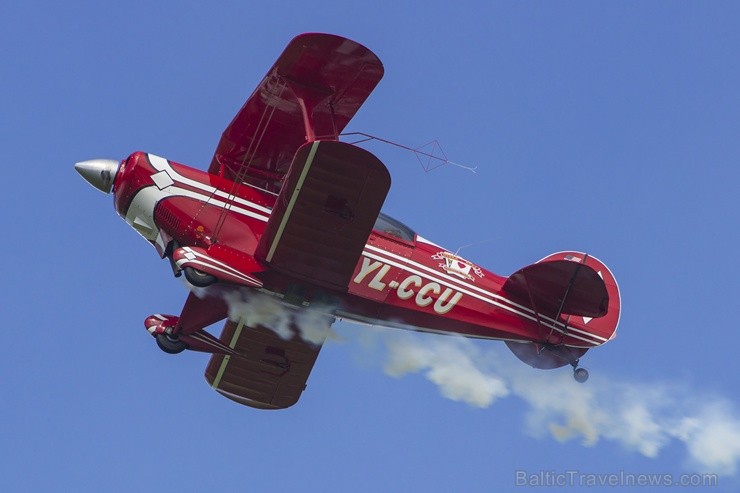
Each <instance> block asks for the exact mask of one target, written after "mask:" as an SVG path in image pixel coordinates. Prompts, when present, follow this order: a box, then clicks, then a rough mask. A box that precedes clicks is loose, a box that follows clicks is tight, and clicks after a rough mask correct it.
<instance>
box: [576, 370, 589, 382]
mask: <svg viewBox="0 0 740 493" xmlns="http://www.w3.org/2000/svg"><path fill="white" fill-rule="evenodd" d="M573 378H575V380H576V382H578V383H583V382H585V381H586V380H588V370H587V369H585V368H576V369H575V370H573Z"/></svg>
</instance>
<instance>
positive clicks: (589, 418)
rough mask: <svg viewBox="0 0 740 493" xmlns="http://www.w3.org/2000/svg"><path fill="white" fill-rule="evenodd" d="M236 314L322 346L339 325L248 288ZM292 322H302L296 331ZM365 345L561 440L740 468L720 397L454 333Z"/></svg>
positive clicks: (232, 300)
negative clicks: (672, 453)
mask: <svg viewBox="0 0 740 493" xmlns="http://www.w3.org/2000/svg"><path fill="white" fill-rule="evenodd" d="M224 298H225V299H226V301H227V303H228V306H229V318H230V319H232V320H238V319H239V318H244V320H245V323H246V325H248V326H255V325H262V326H265V327H268V328H270V329H272V330H273V331H274V332H275V333H276V334H278V335H279V336H280V337H282V338H285V339H289V338H291V337H292V336H293V333H294V332H293V330H294V329H293V328H295V329H298V330H299V333H300V335H301V337H302V338H303V339H304V340H306V341H308V342H312V343H314V344H320V343H322V342H323V341H324V340H325V339H326V338H327V337H329V338H331V339H337V336H336V334H335V333H334V332H333V331H332V330H331V322H332V320H333V319H332V317H330V316H328V315H327V314H328V313H330V310H329V307H325V308H326V309H324V310H318V311H313V310H311V311H309V310H304V309H299V310H294V309H290V308H288V307H287V306H286V305H285V304H283V303H282V302H281V301H279V300H277V299H275V298H273V297H270V296H267V295H263V294H260V293H256V292H253V291H248V290H245V291H244V292H239V293H230V294H228V295H225V296H224ZM292 327H293V328H292ZM353 333H354V334H356V335H358V337H359V338H360V341H361V342H362V343H363V345H364V346H366V347H367V346H372V345H373V343H372V342H371V340H372V339H379V340H381V341H382V342H383V343H384V346H385V349H386V355H385V364H384V371H385V373H386V374H387V375H389V376H392V377H395V378H400V377H402V376H404V375H408V374H411V373H422V374H423V375H424V376H425V377H426V378H427V379H428V380H430V381H431V382H432V383H434V384H435V385H436V386H437V387H438V388H439V391H440V393H441V394H442V395H443V396H444V397H446V398H448V399H452V400H454V401H460V402H465V403H467V404H469V405H471V406H475V407H479V408H487V407H489V406H490V405H491V404H493V403H494V402H495V401H496V400H497V399H502V398H504V397H507V396H509V395H515V396H517V397H519V398H521V399H522V400H524V401H525V402H526V403H527V404H528V405H529V410H528V412H527V414H526V416H525V426H526V428H527V430H528V432H529V433H531V434H533V435H535V436H544V435H546V434H548V433H549V434H550V435H551V436H552V437H554V438H555V439H556V440H558V441H567V440H571V439H580V440H581V442H582V444H583V445H585V446H593V445H595V444H596V443H597V442H598V441H599V440H602V439H604V440H612V441H615V442H617V443H620V444H621V445H622V446H623V447H625V448H626V449H628V450H634V451H636V452H638V453H640V454H642V455H644V456H646V457H656V456H657V455H658V454H659V453H660V451H661V449H662V448H663V447H665V446H667V445H668V444H669V443H671V442H672V441H679V442H681V443H683V444H684V445H685V447H686V450H687V454H688V458H689V463H690V465H691V467H692V468H693V469H696V470H698V471H702V472H711V473H717V474H722V475H733V474H736V473H737V472H738V469H740V417H739V416H738V414H737V412H736V411H735V410H734V409H733V407H732V406H731V405H730V403H728V402H726V401H725V400H723V399H722V398H719V397H708V396H700V395H697V393H696V392H695V391H693V390H692V389H689V388H686V387H682V386H680V385H675V384H669V383H665V382H662V383H661V382H657V383H655V382H654V383H650V384H644V383H635V382H625V381H618V380H616V379H614V378H611V377H609V378H607V377H606V376H605V375H603V374H595V375H592V376H591V378H590V379H589V382H588V383H587V384H585V385H584V384H579V383H577V382H575V381H574V380H573V378H572V376H571V374H570V372H569V371H553V372H548V371H542V370H535V369H532V368H529V367H528V366H526V365H525V364H523V363H521V362H520V361H519V360H517V359H516V358H515V357H514V356H512V355H511V354H509V353H508V352H507V351H506V350H505V349H502V347H501V345H496V344H495V343H490V344H486V345H485V347H486V349H485V351H483V350H481V349H480V347H481V346H482V345H481V344H476V343H475V342H473V341H471V340H469V339H465V338H462V337H454V336H434V335H429V334H425V335H417V334H413V333H410V332H405V331H401V330H396V329H378V328H374V329H370V328H368V329H365V330H360V331H357V330H353Z"/></svg>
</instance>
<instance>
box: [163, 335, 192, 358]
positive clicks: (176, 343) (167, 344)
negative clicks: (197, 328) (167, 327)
mask: <svg viewBox="0 0 740 493" xmlns="http://www.w3.org/2000/svg"><path fill="white" fill-rule="evenodd" d="M156 339H157V346H159V349H161V350H162V351H164V352H165V353H167V354H178V353H181V352H183V351H185V350H186V349H187V348H188V345H187V344H185V343H184V342H182V341H181V340H180V339H179V338H177V337H175V336H171V335H169V334H157V335H156Z"/></svg>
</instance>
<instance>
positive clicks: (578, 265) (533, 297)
mask: <svg viewBox="0 0 740 493" xmlns="http://www.w3.org/2000/svg"><path fill="white" fill-rule="evenodd" d="M569 257H570V258H567V259H550V260H544V261H540V262H538V263H536V264H533V265H528V266H527V267H524V268H523V269H519V270H518V271H516V272H515V273H514V274H512V275H511V276H510V277H509V279H508V280H507V281H506V283H505V284H504V288H503V289H504V291H505V292H506V294H507V295H508V297H509V298H510V299H512V300H513V301H516V302H518V303H520V304H523V305H525V306H531V307H532V308H534V309H535V310H536V311H537V312H539V313H544V314H547V315H557V314H568V315H580V316H583V317H592V318H596V317H602V316H604V315H606V312H607V310H608V309H609V294H608V292H607V290H606V285H605V284H604V279H603V278H602V277H601V276H600V275H599V273H598V272H597V271H595V270H594V269H593V268H591V267H590V266H588V265H586V264H585V263H584V262H585V260H586V256H585V255H582V256H580V257H576V256H572V255H571V256H569Z"/></svg>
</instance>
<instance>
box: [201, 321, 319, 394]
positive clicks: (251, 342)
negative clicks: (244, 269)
mask: <svg viewBox="0 0 740 493" xmlns="http://www.w3.org/2000/svg"><path fill="white" fill-rule="evenodd" d="M221 341H222V342H223V343H224V344H228V345H229V347H230V348H231V349H233V350H234V351H235V352H236V353H237V354H238V355H232V356H228V355H222V354H214V355H213V356H212V357H211V360H210V362H209V363H208V367H207V368H206V380H207V381H208V383H209V384H210V385H211V386H212V387H213V388H214V389H216V391H218V392H219V393H220V394H221V395H223V396H225V397H228V398H229V399H231V400H233V401H235V402H238V403H239V404H244V405H245V406H250V407H256V408H259V409H283V408H286V407H290V406H292V405H293V404H295V403H296V402H298V399H299V398H300V397H301V393H302V392H303V389H304V388H305V387H306V380H308V375H309V374H310V373H311V369H312V368H313V365H314V363H315V362H316V358H317V357H318V355H319V351H320V350H321V344H322V343H323V341H321V342H319V343H318V344H311V343H309V342H305V341H304V340H303V339H302V338H301V337H300V336H299V335H298V334H297V331H296V335H294V336H293V338H292V339H290V340H285V339H282V338H280V337H279V336H278V335H277V334H275V332H273V331H272V330H270V329H268V328H265V327H261V326H259V327H247V326H244V325H242V324H237V323H236V322H232V321H228V322H226V325H225V326H224V330H223V332H222V333H221Z"/></svg>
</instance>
